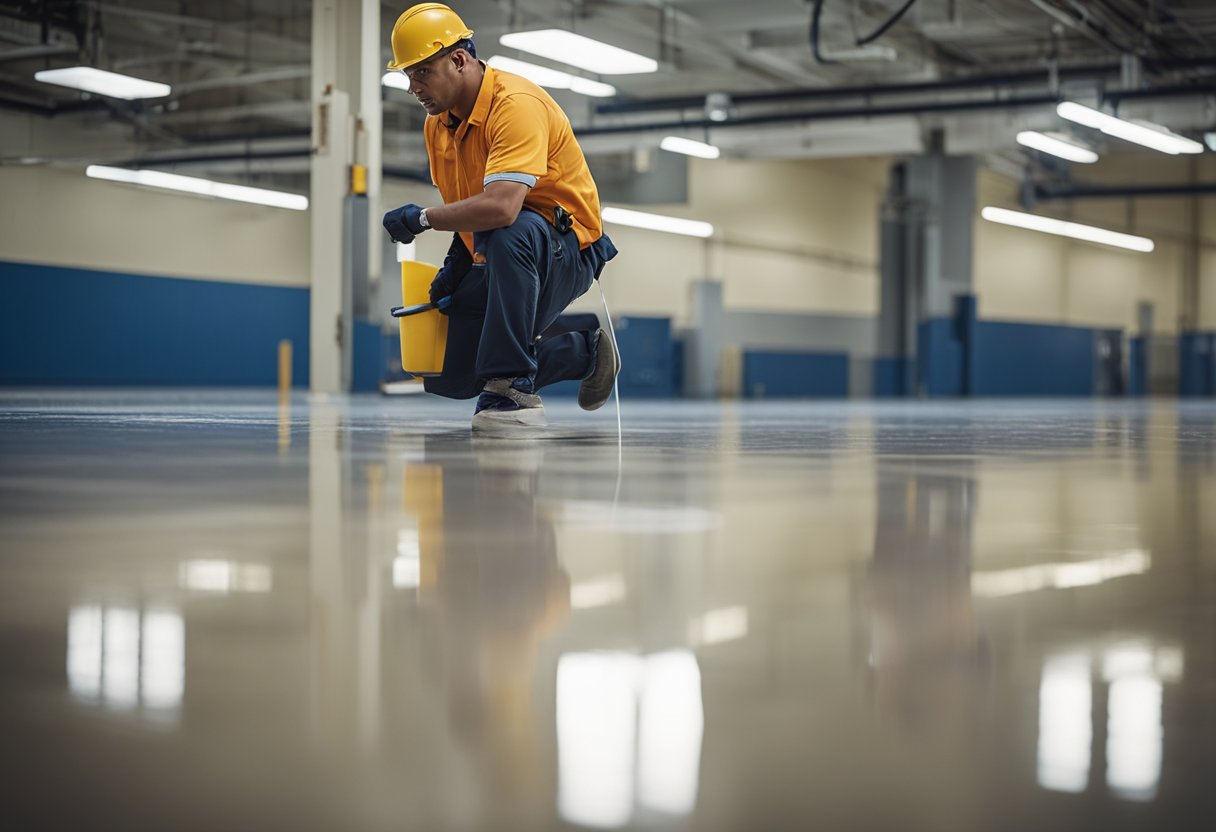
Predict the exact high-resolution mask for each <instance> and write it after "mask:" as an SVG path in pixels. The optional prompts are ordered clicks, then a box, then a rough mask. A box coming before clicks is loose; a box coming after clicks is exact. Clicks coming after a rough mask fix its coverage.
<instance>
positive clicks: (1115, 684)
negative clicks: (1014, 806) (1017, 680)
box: [1038, 640, 1184, 801]
mask: <svg viewBox="0 0 1216 832" xmlns="http://www.w3.org/2000/svg"><path fill="white" fill-rule="evenodd" d="M1183 664H1184V660H1183V652H1182V650H1181V648H1178V647H1173V646H1161V645H1156V646H1155V645H1153V644H1152V643H1151V642H1150V641H1148V640H1136V641H1128V642H1119V643H1115V644H1110V645H1105V646H1100V647H1093V648H1078V649H1074V650H1070V651H1067V652H1062V653H1055V654H1052V655H1050V656H1048V657H1047V659H1046V660H1045V661H1044V663H1043V674H1042V681H1041V682H1040V685H1039V737H1038V783H1039V785H1040V786H1042V787H1043V788H1045V789H1050V790H1052V791H1062V792H1074V793H1077V792H1084V791H1087V790H1088V789H1090V788H1091V787H1093V785H1094V783H1093V780H1092V777H1091V770H1094V769H1097V770H1099V771H1100V770H1101V766H1103V765H1104V766H1105V777H1104V780H1105V785H1106V787H1107V789H1109V791H1110V793H1111V794H1112V795H1114V796H1115V797H1118V798H1122V799H1124V800H1132V801H1148V800H1152V799H1154V798H1155V797H1156V796H1157V791H1158V784H1159V782H1160V780H1161V775H1162V756H1163V753H1162V749H1163V742H1164V733H1165V732H1164V727H1163V725H1162V699H1163V693H1164V683H1167V682H1168V683H1177V682H1179V681H1181V679H1182V673H1183ZM1103 699H1104V702H1103ZM1101 704H1104V705H1105V717H1106V719H1105V721H1103V720H1101V719H1098V720H1095V719H1094V709H1095V707H1097V706H1099V705H1101ZM1095 728H1096V729H1097V730H1098V731H1099V733H1098V736H1097V737H1096V738H1095V736H1094V731H1095ZM1103 735H1104V739H1105V744H1104V747H1101V746H1100V743H1102V741H1103ZM1095 739H1096V740H1097V741H1096V742H1095Z"/></svg>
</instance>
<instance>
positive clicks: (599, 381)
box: [578, 329, 621, 410]
mask: <svg viewBox="0 0 1216 832" xmlns="http://www.w3.org/2000/svg"><path fill="white" fill-rule="evenodd" d="M620 371H621V354H620V353H619V352H617V349H616V344H615V343H614V342H613V340H612V336H611V335H609V334H608V332H607V330H604V329H601V330H600V331H599V333H598V334H597V335H596V337H595V369H594V370H592V371H591V375H589V376H587V377H586V378H585V379H583V383H582V384H580V385H579V387H578V406H579V407H581V408H582V409H583V410H599V409H600V408H601V407H603V406H604V402H606V401H608V398H609V396H611V395H612V383H613V382H614V381H616V376H617V373H619V372H620Z"/></svg>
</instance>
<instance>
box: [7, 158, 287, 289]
mask: <svg viewBox="0 0 1216 832" xmlns="http://www.w3.org/2000/svg"><path fill="white" fill-rule="evenodd" d="M0 194H3V198H2V199H0V212H2V219H0V260H16V261H21V262H27V263H46V264H52V265H58V266H75V267H79V268H87V269H100V270H104V271H116V272H127V273H134V274H153V275H168V276H172V277H190V278H199V279H202V280H231V281H239V282H242V283H259V284H268V285H278V286H307V285H308V282H309V251H308V233H309V232H308V212H307V211H290V210H286V209H283V208H267V207H264V206H259V205H245V204H242V203H238V202H231V201H227V200H218V199H204V198H201V197H198V196H190V195H187V194H174V193H170V192H163V191H154V190H150V189H147V188H140V187H137V186H134V185H123V184H119V183H115V182H104V181H101V180H96V179H89V178H87V177H86V176H85V175H84V168H83V166H82V167H80V168H76V169H56V168H48V167H0Z"/></svg>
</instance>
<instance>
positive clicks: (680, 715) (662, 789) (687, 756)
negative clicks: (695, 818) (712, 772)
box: [638, 650, 705, 815]
mask: <svg viewBox="0 0 1216 832" xmlns="http://www.w3.org/2000/svg"><path fill="white" fill-rule="evenodd" d="M639 713H640V716H639V730H638V799H639V802H640V803H641V804H642V805H643V806H645V807H647V808H648V809H654V810H656V811H659V812H666V813H668V814H672V815H687V814H689V813H691V812H692V810H693V807H694V806H695V805H696V803H697V779H698V773H699V769H700V760H701V734H702V732H703V730H704V727H705V717H704V713H703V711H702V707H701V669H700V668H699V667H698V666H697V660H696V657H694V656H693V654H692V652H691V651H689V650H671V651H668V652H666V653H656V654H655V655H652V656H647V657H646V664H645V667H644V669H643V676H642V695H641V707H640V709H639Z"/></svg>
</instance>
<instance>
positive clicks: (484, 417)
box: [473, 407, 546, 432]
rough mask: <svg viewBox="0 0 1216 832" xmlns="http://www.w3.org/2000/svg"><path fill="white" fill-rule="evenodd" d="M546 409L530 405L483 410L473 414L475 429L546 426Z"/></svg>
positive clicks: (503, 429) (496, 429)
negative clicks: (517, 408) (520, 407)
mask: <svg viewBox="0 0 1216 832" xmlns="http://www.w3.org/2000/svg"><path fill="white" fill-rule="evenodd" d="M545 424H546V422H545V410H544V408H542V407H529V408H525V409H523V410H483V411H481V412H480V413H475V414H473V430H489V431H496V432H501V431H510V430H511V429H512V428H519V427H530V428H543V427H544V426H545Z"/></svg>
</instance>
